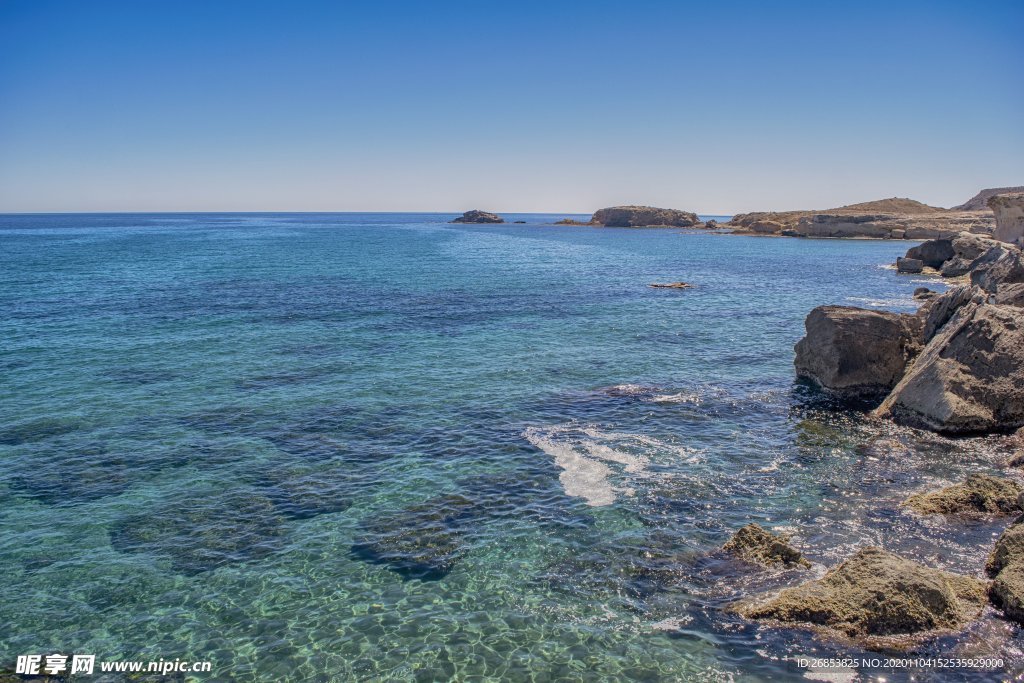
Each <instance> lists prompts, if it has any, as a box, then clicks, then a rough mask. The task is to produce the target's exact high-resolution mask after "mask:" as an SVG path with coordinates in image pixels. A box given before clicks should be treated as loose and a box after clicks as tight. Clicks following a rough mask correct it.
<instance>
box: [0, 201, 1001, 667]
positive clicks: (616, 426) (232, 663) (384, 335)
mask: <svg viewBox="0 0 1024 683" xmlns="http://www.w3.org/2000/svg"><path fill="white" fill-rule="evenodd" d="M561 217H562V216H556V217H549V216H537V215H531V216H512V217H510V218H512V219H521V220H526V221H528V223H527V224H525V225H505V226H455V225H448V224H446V223H444V221H445V220H446V219H447V218H448V217H447V216H438V215H408V214H405V215H387V214H342V215H332V214H294V215H284V214H276V215H252V214H240V215H224V214H214V215H181V214H175V215H138V216H131V215H118V216H104V215H82V216H3V217H0V339H2V340H3V342H2V350H3V355H2V359H0V367H2V389H0V395H2V403H0V463H2V470H0V501H2V504H0V516H2V535H0V624H2V626H0V657H2V661H3V662H4V665H3V666H4V667H7V666H11V665H13V661H14V658H15V656H16V655H18V654H27V653H41V652H51V651H62V652H66V653H67V652H80V653H94V654H96V655H97V656H98V658H100V659H104V658H106V659H158V658H164V659H173V658H175V657H178V658H183V659H208V660H211V661H212V662H213V663H214V664H213V671H214V673H213V675H212V677H211V676H205V677H203V678H202V679H201V680H236V681H257V680H258V681H335V680H337V681H344V680H396V681H405V680H409V681H412V680H416V681H420V680H512V681H519V680H522V681H528V680H532V681H555V680H559V681H560V680H640V681H661V680H705V679H706V680H722V679H724V680H728V679H733V678H735V679H742V680H769V679H772V680H780V679H781V680H786V679H796V678H799V677H800V676H801V675H802V674H803V671H802V670H801V669H799V668H798V667H797V666H796V664H795V663H794V662H793V661H792V659H791V658H792V657H795V656H797V655H817V656H829V655H832V656H835V655H865V654H867V653H863V652H860V651H858V650H857V649H856V648H854V647H852V646H849V645H842V644H835V643H831V642H829V641H827V640H823V639H821V638H818V637H815V636H813V635H812V634H809V633H805V632H802V631H792V630H784V631H779V630H775V629H771V628H768V627H764V626H759V625H755V624H750V623H746V622H744V621H743V620H742V619H739V618H738V617H736V616H735V615H733V614H732V613H731V612H730V611H729V609H728V606H729V605H730V604H731V603H732V602H733V601H735V600H736V599H737V598H739V597H742V596H744V595H749V594H751V593H754V592H759V591H764V590H772V589H775V588H777V587H779V586H782V585H786V584H789V583H793V582H796V581H799V580H801V579H802V578H804V575H801V574H799V573H793V572H768V573H765V572H758V571H754V570H752V569H750V568H748V567H744V566H742V565H739V564H737V563H735V562H732V561H730V560H729V559H728V558H723V557H721V556H720V555H718V554H715V553H714V552H713V551H714V550H715V548H716V547H718V546H720V545H721V544H722V543H723V542H724V541H725V540H726V539H727V538H728V536H729V534H730V532H731V531H733V530H735V529H737V528H738V527H740V526H742V525H743V524H746V523H747V522H750V521H758V522H761V523H762V524H765V525H767V526H770V527H773V528H778V529H783V530H787V531H790V532H793V533H794V534H795V542H796V543H797V544H798V545H799V546H800V547H801V548H802V549H803V550H804V551H805V553H806V554H807V556H808V557H810V558H811V559H812V560H813V561H814V562H815V563H816V567H815V570H814V571H815V572H816V573H821V572H823V571H824V568H825V567H826V566H829V565H833V564H835V563H836V562H838V561H839V560H840V559H841V558H843V557H845V556H846V555H848V554H849V553H850V552H851V549H852V548H854V547H855V546H857V545H862V544H868V543H871V544H878V545H882V546H884V547H887V548H889V549H891V550H894V551H897V552H901V553H905V554H908V555H913V556H915V557H918V558H924V559H926V560H927V561H929V562H930V563H932V564H934V565H936V566H941V567H945V568H948V569H951V570H956V571H961V572H965V573H970V574H975V575H979V576H980V575H981V569H982V566H983V563H984V556H985V553H986V552H987V549H988V547H989V546H990V545H991V543H992V540H993V535H994V534H996V533H998V532H999V530H1000V528H1001V525H1002V524H1004V523H1005V521H1003V522H973V523H954V522H945V521H943V520H941V519H921V518H916V517H914V516H912V515H909V514H907V513H906V512H904V511H902V510H900V509H899V508H898V503H899V501H900V500H902V498H903V497H905V496H906V495H907V493H908V492H911V491H914V490H917V489H920V488H923V487H930V486H934V485H938V484H941V483H945V482H949V481H953V480H955V479H957V478H959V477H962V476H963V475H964V474H965V473H966V472H968V471H975V470H987V469H991V468H992V467H993V466H994V464H995V463H996V461H997V459H998V458H999V457H1000V455H1001V454H1000V452H999V445H998V440H994V439H973V440H962V441H950V440H946V439H943V438H939V437H935V436H932V435H927V434H923V433H918V432H913V431H909V430H903V429H897V428H894V427H892V426H890V425H886V424H876V423H871V422H869V421H867V420H865V419H863V417H861V416H860V415H858V414H855V413H848V412H832V411H830V410H827V409H825V408H826V407H827V406H825V405H824V404H823V403H822V400H821V398H820V397H818V396H816V395H815V394H814V393H813V392H811V391H809V390H808V389H806V388H804V387H801V386H799V385H797V384H795V383H794V380H793V371H792V357H793V353H792V346H793V344H794V342H795V341H796V340H797V339H798V338H799V337H800V336H801V334H802V330H803V319H804V316H805V315H806V313H807V312H808V311H809V310H810V309H811V308H812V307H813V306H816V305H819V304H823V303H845V304H852V305H862V306H880V307H885V308H889V309H893V310H910V309H912V308H913V306H914V303H913V300H912V298H911V292H912V291H913V289H914V288H915V287H917V286H920V285H921V280H922V278H919V277H917V278H915V277H908V276H900V275H897V274H896V273H895V272H894V271H892V270H891V269H887V268H885V267H884V266H885V264H889V263H891V262H893V260H894V259H895V257H896V256H897V255H899V254H902V253H903V251H904V250H905V249H906V248H907V243H905V242H885V241H827V240H821V241H818V240H791V239H771V238H755V237H739V236H723V235H716V234H707V233H699V232H689V233H688V232H685V231H679V230H664V229H662V230H628V229H627V230H617V229H594V228H586V227H552V226H549V225H543V223H546V222H549V221H550V220H551V219H552V218H561ZM675 280H686V281H688V282H691V283H693V284H695V285H696V287H695V288H693V289H689V290H658V289H651V288H649V287H648V284H649V283H652V282H664V281H675ZM929 284H932V285H933V286H937V287H941V285H936V284H935V283H929ZM1020 645H1021V639H1020V636H1019V635H1018V633H1017V631H1016V630H1015V629H1013V628H1012V627H1010V626H1009V625H1008V624H1006V623H1005V622H1003V621H1001V620H1000V619H999V618H998V617H997V616H995V615H994V614H992V613H989V614H987V615H986V617H985V618H984V619H983V620H982V621H980V622H978V623H977V624H975V625H974V626H972V627H971V629H970V630H968V632H967V633H966V634H963V635H960V636H956V637H949V638H943V639H940V640H939V641H933V642H931V643H929V644H927V645H925V646H924V648H923V649H922V650H921V651H922V652H924V653H932V654H950V653H954V654H959V655H961V656H967V655H971V656H974V655H985V654H993V653H994V654H998V655H999V656H1003V657H1004V658H1006V661H1007V671H1019V670H1021V664H1020V661H1021V650H1020ZM862 673H863V674H865V675H867V674H870V673H880V672H870V671H866V670H865V671H863V672H862ZM885 674H886V675H887V676H888V678H889V680H903V679H908V678H909V677H910V676H911V675H912V674H913V675H916V676H917V678H918V680H921V679H924V680H929V679H935V680H939V679H941V680H949V679H953V680H956V679H958V678H960V679H967V678H972V679H976V678H982V679H984V678H986V677H989V678H991V679H993V680H997V679H1001V678H1004V677H1005V675H1006V671H1004V672H990V673H978V672H967V673H955V672H949V671H946V672H940V673H934V672H928V671H918V672H912V671H897V672H885Z"/></svg>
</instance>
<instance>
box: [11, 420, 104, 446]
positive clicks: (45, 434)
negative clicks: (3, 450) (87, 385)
mask: <svg viewBox="0 0 1024 683" xmlns="http://www.w3.org/2000/svg"><path fill="white" fill-rule="evenodd" d="M83 426H84V424H83V423H82V421H80V420H76V419H69V418H59V417H41V418H38V419H35V420H26V421H25V422H19V423H16V424H13V425H11V426H10V427H5V428H4V429H0V445H4V446H20V445H21V444H25V443H36V442H37V441H42V440H44V439H48V438H50V437H53V436H62V435H64V434H69V433H71V432H74V431H78V430H79V429H82V428H83Z"/></svg>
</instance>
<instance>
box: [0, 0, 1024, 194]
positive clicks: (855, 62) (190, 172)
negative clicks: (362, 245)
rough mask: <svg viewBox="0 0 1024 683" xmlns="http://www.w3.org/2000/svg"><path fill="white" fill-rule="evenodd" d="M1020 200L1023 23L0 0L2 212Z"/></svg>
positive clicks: (848, 11)
mask: <svg viewBox="0 0 1024 683" xmlns="http://www.w3.org/2000/svg"><path fill="white" fill-rule="evenodd" d="M1009 184H1024V3H1022V2H1020V0H1013V1H1007V2H1003V1H1000V0H993V1H991V2H984V3H979V2H966V1H964V2H942V1H941V0H936V1H934V2H899V1H894V2H860V3H849V2H846V3H840V2H827V1H825V0H818V1H817V2H772V3H768V2H730V1H728V0H726V1H722V2H707V3H688V2H643V1H633V2H604V1H603V0H588V1H586V2H583V1H573V2H518V3H508V2H502V3H498V2H485V1H482V0H479V1H477V2H446V1H444V0H438V1H437V2H366V3H354V2H319V1H305V2H303V1H302V0H293V1H291V2H285V1H283V0H282V1H279V2H266V1H260V0H244V1H243V0H205V1H201V2H199V1H197V2H193V1H191V0H132V1H124V2H114V1H105V0H90V1H89V2H81V1H50V0H0V211H108V210H109V211H137V210H148V211H162V210H166V211H189V210H195V211H215V210H225V211H230V210H243V211H260V210H284V211H287V210H306V211H323V210H338V211H360V210H366V211H388V210H391V211H417V210H423V211H455V210H464V209H468V208H474V207H479V208H484V209H491V210H497V211H554V212H590V211H592V210H594V209H596V208H599V207H601V206H608V205H613V204H621V203H641V204H653V205H659V206H669V207H676V208H682V209H688V210H693V211H698V212H702V213H732V212H737V211H747V210H758V209H790V208H827V207H831V206H836V205H840V204H845V203H850V202H856V201H864V200H869V199H877V198H882V197H890V196H910V197H913V198H915V199H920V200H922V201H926V202H929V203H933V204H938V205H942V206H949V205H952V204H956V203H959V202H961V201H964V200H966V199H967V198H968V197H970V196H971V195H972V194H974V193H975V192H976V191H977V190H978V189H981V188H982V187H990V186H1001V185H1009Z"/></svg>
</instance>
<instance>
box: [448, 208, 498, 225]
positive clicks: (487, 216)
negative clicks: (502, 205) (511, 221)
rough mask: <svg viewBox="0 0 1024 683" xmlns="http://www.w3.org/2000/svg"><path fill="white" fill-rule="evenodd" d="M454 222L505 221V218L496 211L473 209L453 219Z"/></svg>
mask: <svg viewBox="0 0 1024 683" xmlns="http://www.w3.org/2000/svg"><path fill="white" fill-rule="evenodd" d="M451 222H452V223H504V222H505V219H504V218H502V217H501V216H499V215H498V214H496V213H490V212H488V211H479V210H477V209H473V210H472V211H467V212H466V213H464V214H462V215H461V216H459V217H458V218H456V219H454V220H452V221H451Z"/></svg>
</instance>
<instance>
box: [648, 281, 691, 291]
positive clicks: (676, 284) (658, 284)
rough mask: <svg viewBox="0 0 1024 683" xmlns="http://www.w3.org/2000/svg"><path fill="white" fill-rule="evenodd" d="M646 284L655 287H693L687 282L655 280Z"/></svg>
mask: <svg viewBox="0 0 1024 683" xmlns="http://www.w3.org/2000/svg"><path fill="white" fill-rule="evenodd" d="M647 286H648V287H655V288H657V289H690V288H691V287H693V285H691V284H690V283H688V282H664V283H662V282H655V283H653V284H650V285H647Z"/></svg>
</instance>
